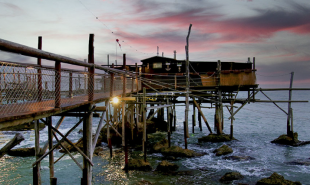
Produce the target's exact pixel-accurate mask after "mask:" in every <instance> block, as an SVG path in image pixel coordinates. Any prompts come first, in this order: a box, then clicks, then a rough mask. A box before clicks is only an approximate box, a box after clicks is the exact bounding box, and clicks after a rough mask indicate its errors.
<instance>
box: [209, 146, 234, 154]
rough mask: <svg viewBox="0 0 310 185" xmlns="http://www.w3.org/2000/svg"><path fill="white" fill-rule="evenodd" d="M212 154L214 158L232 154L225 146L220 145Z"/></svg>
mask: <svg viewBox="0 0 310 185" xmlns="http://www.w3.org/2000/svg"><path fill="white" fill-rule="evenodd" d="M213 153H215V155H216V156H222V155H227V154H230V153H233V150H232V149H231V148H230V147H229V146H227V145H222V146H221V147H220V148H218V149H215V150H214V151H213Z"/></svg>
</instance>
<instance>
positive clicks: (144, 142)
mask: <svg viewBox="0 0 310 185" xmlns="http://www.w3.org/2000/svg"><path fill="white" fill-rule="evenodd" d="M142 110H143V143H142V147H143V152H144V161H145V162H146V89H145V87H143V107H142Z"/></svg>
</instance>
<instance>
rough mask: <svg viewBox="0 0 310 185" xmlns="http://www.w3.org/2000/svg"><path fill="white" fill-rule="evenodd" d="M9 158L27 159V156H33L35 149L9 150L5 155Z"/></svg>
mask: <svg viewBox="0 0 310 185" xmlns="http://www.w3.org/2000/svg"><path fill="white" fill-rule="evenodd" d="M7 154H8V155H10V156H19V157H28V156H35V149H34V147H32V148H17V149H12V150H9V152H8V153H7Z"/></svg>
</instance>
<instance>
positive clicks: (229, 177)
mask: <svg viewBox="0 0 310 185" xmlns="http://www.w3.org/2000/svg"><path fill="white" fill-rule="evenodd" d="M243 178H244V177H243V175H241V174H240V173H239V172H228V173H226V174H225V175H224V176H222V177H221V178H220V182H222V183H230V182H231V181H233V180H239V179H243Z"/></svg>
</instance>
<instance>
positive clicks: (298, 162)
mask: <svg viewBox="0 0 310 185" xmlns="http://www.w3.org/2000/svg"><path fill="white" fill-rule="evenodd" d="M287 164H289V165H305V166H310V160H309V159H305V160H303V159H299V160H295V161H291V162H287Z"/></svg>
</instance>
